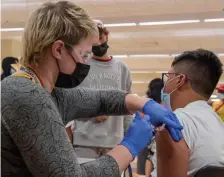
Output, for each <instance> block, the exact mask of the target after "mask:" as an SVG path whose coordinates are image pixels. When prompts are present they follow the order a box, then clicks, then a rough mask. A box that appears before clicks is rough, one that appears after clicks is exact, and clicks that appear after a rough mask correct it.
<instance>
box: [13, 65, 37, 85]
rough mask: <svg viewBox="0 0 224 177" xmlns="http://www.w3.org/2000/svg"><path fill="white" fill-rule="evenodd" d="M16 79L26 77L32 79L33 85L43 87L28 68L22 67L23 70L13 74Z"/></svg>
mask: <svg viewBox="0 0 224 177" xmlns="http://www.w3.org/2000/svg"><path fill="white" fill-rule="evenodd" d="M13 76H14V77H25V78H27V79H30V80H31V81H32V82H33V83H39V84H40V85H41V82H40V80H39V79H38V77H37V76H36V75H35V74H34V73H33V72H32V71H30V70H29V69H28V68H25V67H21V70H20V71H18V72H16V73H14V74H13Z"/></svg>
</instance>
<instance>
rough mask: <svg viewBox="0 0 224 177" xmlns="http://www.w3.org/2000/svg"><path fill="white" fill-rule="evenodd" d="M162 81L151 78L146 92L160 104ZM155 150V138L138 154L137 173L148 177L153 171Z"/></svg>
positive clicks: (148, 96)
mask: <svg viewBox="0 0 224 177" xmlns="http://www.w3.org/2000/svg"><path fill="white" fill-rule="evenodd" d="M163 85H164V84H163V81H162V79H161V78H155V79H153V80H152V81H151V82H150V83H149V85H148V90H147V92H146V96H147V98H152V99H153V100H154V101H156V102H157V103H159V104H161V90H162V88H163ZM154 152H155V139H154V138H152V141H151V143H150V145H149V146H148V148H145V149H144V150H143V151H142V152H141V153H140V154H139V155H138V161H137V167H138V168H137V171H138V174H141V175H145V176H146V177H149V176H150V174H151V172H152V171H153V164H152V157H153V155H154Z"/></svg>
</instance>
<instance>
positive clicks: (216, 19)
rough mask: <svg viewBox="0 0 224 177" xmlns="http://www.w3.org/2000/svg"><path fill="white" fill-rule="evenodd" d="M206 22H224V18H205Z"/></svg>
mask: <svg viewBox="0 0 224 177" xmlns="http://www.w3.org/2000/svg"><path fill="white" fill-rule="evenodd" d="M204 22H224V18H212V19H204Z"/></svg>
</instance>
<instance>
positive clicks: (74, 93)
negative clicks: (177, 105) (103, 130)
mask: <svg viewBox="0 0 224 177" xmlns="http://www.w3.org/2000/svg"><path fill="white" fill-rule="evenodd" d="M97 38H98V30H97V26H96V24H95V22H94V21H93V20H92V19H91V18H90V17H89V15H88V14H87V13H86V12H85V11H84V10H83V9H82V8H80V7H78V6H76V5H75V4H73V3H71V2H67V1H60V2H57V3H53V2H51V3H46V4H44V5H42V6H40V7H39V8H38V9H37V10H36V11H35V12H34V13H33V14H32V15H31V17H30V19H29V20H28V24H27V26H26V28H25V30H24V37H23V55H22V64H23V66H24V67H23V68H21V70H20V71H18V72H17V73H15V74H14V75H12V76H9V77H8V78H6V79H4V80H3V81H2V84H1V85H2V89H1V93H2V97H1V111H2V117H1V118H2V121H1V131H2V132H1V135H2V137H1V139H2V147H1V150H2V168H1V170H2V176H3V177H4V176H7V177H9V176H10V177H11V176H12V177H14V176H23V177H27V176H29V177H30V176H34V177H40V176H41V177H62V176H63V177H68V176H69V177H73V176H76V177H110V176H115V177H118V176H120V172H122V171H123V170H124V169H125V168H126V167H127V166H128V164H129V163H130V162H131V161H132V160H133V159H134V158H135V156H136V155H137V154H138V153H139V152H140V151H141V150H142V149H143V148H144V147H146V146H147V144H148V143H149V142H150V140H151V136H152V131H151V127H150V123H152V124H153V125H154V126H159V125H161V124H166V126H167V128H168V129H169V132H170V133H171V134H170V135H171V136H172V138H173V139H174V140H175V141H179V140H180V139H181V136H177V135H180V133H179V131H180V130H181V129H182V126H181V125H180V124H179V122H178V121H177V119H176V116H175V115H174V114H173V113H172V112H170V111H169V110H167V109H165V108H163V107H161V106H160V105H159V104H157V103H156V102H154V101H153V100H149V99H143V98H140V97H137V96H134V95H132V94H127V93H124V92H121V91H114V90H107V91H95V90H91V89H81V88H79V89H76V88H74V87H76V86H77V85H79V84H80V83H81V82H82V81H83V79H84V78H85V77H86V75H87V74H88V71H89V68H90V66H89V65H86V64H85V59H84V58H83V57H82V56H84V55H86V53H88V52H91V49H92V46H93V44H94V42H95V40H97ZM62 79H63V80H66V81H67V82H65V83H66V84H65V85H60V88H59V87H58V88H57V87H55V85H56V86H57V83H59V82H60V80H62ZM60 83H61V82H60ZM135 111H142V112H144V113H145V114H146V115H149V116H150V117H149V116H145V117H143V118H142V117H140V115H139V114H138V113H137V114H136V118H135V119H134V121H133V122H132V124H131V126H130V128H129V130H128V132H127V134H126V136H125V137H124V139H123V140H122V141H121V143H120V144H119V145H117V146H116V147H115V148H114V149H113V150H111V151H110V152H109V153H108V154H106V155H104V156H102V157H100V158H99V159H96V160H95V161H92V162H89V163H85V164H82V165H80V164H79V163H78V161H77V156H76V154H75V152H74V150H73V147H72V145H71V143H70V142H69V140H68V137H67V134H66V131H65V126H64V125H65V124H66V123H68V122H69V121H71V120H72V119H73V118H74V117H76V118H79V117H84V118H85V117H86V118H87V117H96V116H99V115H125V114H130V113H134V112H135Z"/></svg>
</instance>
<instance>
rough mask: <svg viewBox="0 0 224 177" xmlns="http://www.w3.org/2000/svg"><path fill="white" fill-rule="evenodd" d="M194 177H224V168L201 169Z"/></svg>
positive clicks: (209, 167)
mask: <svg viewBox="0 0 224 177" xmlns="http://www.w3.org/2000/svg"><path fill="white" fill-rule="evenodd" d="M194 177H224V167H216V166H206V167H203V168H201V169H200V170H199V171H198V172H197V173H196V175H195V176H194Z"/></svg>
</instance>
